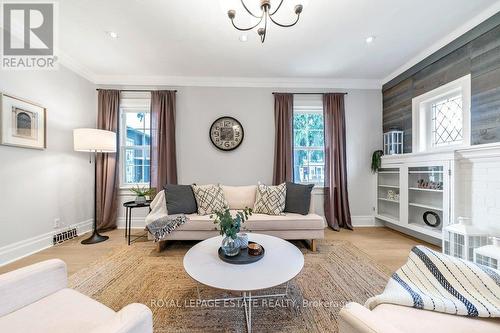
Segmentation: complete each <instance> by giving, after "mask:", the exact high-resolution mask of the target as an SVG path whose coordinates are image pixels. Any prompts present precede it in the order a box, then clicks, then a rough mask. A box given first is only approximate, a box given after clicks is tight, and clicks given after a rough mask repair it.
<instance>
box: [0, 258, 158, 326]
mask: <svg viewBox="0 0 500 333" xmlns="http://www.w3.org/2000/svg"><path fill="white" fill-rule="evenodd" d="M0 295H1V296H0V331H2V332H18V333H22V332H40V333H41V332H51V333H56V332H61V333H63V332H64V333H67V332H71V333H78V332H82V333H83V332H85V333H104V332H106V333H110V332H119V333H151V332H153V323H152V314H151V310H150V309H149V308H148V307H147V306H145V305H143V304H129V305H127V306H125V307H124V308H123V309H121V310H120V311H118V312H115V311H113V310H111V309H110V308H108V307H107V306H105V305H103V304H101V303H99V302H97V301H95V300H93V299H91V298H89V297H87V296H85V295H83V294H81V293H79V292H77V291H75V290H73V289H69V288H68V287H67V272H66V264H65V263H64V262H63V261H62V260H59V259H52V260H47V261H43V262H40V263H37V264H34V265H31V266H27V267H24V268H21V269H18V270H15V271H12V272H8V273H6V274H3V275H0Z"/></svg>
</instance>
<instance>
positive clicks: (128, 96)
mask: <svg viewBox="0 0 500 333" xmlns="http://www.w3.org/2000/svg"><path fill="white" fill-rule="evenodd" d="M135 112H145V113H150V112H151V93H150V92H122V93H121V96H120V124H119V126H120V156H121V158H120V161H119V163H120V167H119V177H120V188H122V189H130V188H132V187H134V186H148V187H149V183H134V184H128V183H125V161H126V160H125V151H126V149H127V148H128V149H130V148H136V149H143V148H144V146H127V145H126V140H127V131H126V118H125V117H124V114H126V113H135ZM150 130H151V129H150Z"/></svg>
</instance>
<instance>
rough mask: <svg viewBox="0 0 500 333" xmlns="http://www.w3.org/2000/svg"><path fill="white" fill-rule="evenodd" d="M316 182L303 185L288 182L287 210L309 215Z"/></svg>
mask: <svg viewBox="0 0 500 333" xmlns="http://www.w3.org/2000/svg"><path fill="white" fill-rule="evenodd" d="M313 187H314V184H308V185H302V184H295V183H291V182H286V201H285V212H286V213H296V214H302V215H307V214H309V206H310V205H311V191H312V189H313Z"/></svg>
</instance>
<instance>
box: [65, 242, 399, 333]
mask: <svg viewBox="0 0 500 333" xmlns="http://www.w3.org/2000/svg"><path fill="white" fill-rule="evenodd" d="M193 244H195V242H172V243H171V244H170V245H169V246H167V248H166V249H165V250H164V251H162V252H161V253H157V252H156V251H155V248H154V244H153V243H152V242H143V243H135V244H133V245H132V246H124V247H123V248H119V249H117V250H115V251H114V252H113V253H111V254H110V255H109V256H107V257H105V258H102V259H100V260H98V261H96V262H95V263H94V264H92V265H90V266H89V267H87V268H85V269H83V270H81V271H79V272H77V273H75V274H73V275H72V276H71V277H70V286H71V287H72V288H74V289H76V290H78V291H80V292H82V293H84V294H86V295H88V296H90V297H92V298H94V299H96V300H98V301H99V302H101V303H103V304H105V305H107V306H108V307H110V308H112V309H113V310H115V311H118V310H120V309H121V308H122V307H124V306H125V305H127V304H129V303H134V302H137V303H143V304H145V305H147V306H148V307H149V308H150V309H151V310H152V312H153V321H154V331H155V332H161V333H163V332H246V326H245V312H244V309H243V303H241V302H218V303H215V302H199V299H198V291H197V287H199V292H200V296H201V298H202V299H214V298H221V297H224V296H237V295H231V294H229V293H228V292H225V291H223V290H215V289H212V288H209V287H204V286H201V285H199V284H198V283H197V282H195V281H193V280H192V279H191V278H190V277H189V276H188V275H187V274H186V273H185V271H184V268H183V265H182V260H183V256H184V254H185V253H186V251H187V250H188V249H189V248H190V247H191V246H193ZM294 244H295V245H297V246H298V247H299V248H300V249H301V251H302V252H303V253H304V257H305V264H304V268H303V270H302V272H301V273H300V274H299V275H298V276H297V277H296V278H295V279H294V280H292V281H291V283H290V286H289V292H288V297H287V298H284V299H275V300H265V299H263V300H258V301H256V302H255V303H254V308H253V311H252V318H253V323H252V324H253V332H288V333H290V332H306V331H307V332H338V325H337V320H338V314H339V311H340V309H341V308H342V306H344V305H345V304H346V303H348V302H351V301H354V302H358V303H361V304H363V303H364V302H365V301H366V300H367V299H368V298H369V297H371V296H373V295H375V294H378V293H381V292H382V291H383V288H384V287H385V284H386V282H387V280H388V278H389V274H390V273H389V272H388V270H387V269H385V268H384V267H382V266H381V265H378V264H377V263H376V262H374V261H373V260H372V259H371V258H370V257H369V256H368V255H367V254H366V253H364V252H363V251H361V250H360V249H358V248H357V247H355V246H354V245H353V244H351V243H349V242H346V241H323V242H320V243H319V251H318V252H316V253H313V252H311V251H309V250H308V249H307V248H306V247H305V246H304V245H303V244H302V243H301V242H294ZM283 260H286V258H283ZM283 290H284V286H280V287H277V288H274V290H266V291H265V293H266V294H270V293H279V292H281V291H283Z"/></svg>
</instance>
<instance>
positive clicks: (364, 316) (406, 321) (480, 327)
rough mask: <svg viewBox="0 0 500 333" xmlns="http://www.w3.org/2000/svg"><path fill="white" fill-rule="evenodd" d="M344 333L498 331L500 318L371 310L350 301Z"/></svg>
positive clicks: (399, 309)
mask: <svg viewBox="0 0 500 333" xmlns="http://www.w3.org/2000/svg"><path fill="white" fill-rule="evenodd" d="M339 327H340V333H417V332H418V333H422V332H424V333H434V332H436V333H437V332H439V333H498V332H500V319H498V318H495V319H490V318H469V317H464V316H455V315H450V314H446V313H439V312H434V311H427V310H419V309H414V308H410V307H406V306H400V305H393V304H381V305H378V306H377V307H375V308H374V309H373V310H371V311H370V310H368V309H367V308H365V307H364V306H362V305H360V304H357V303H349V304H347V305H346V306H345V307H344V308H343V309H342V310H341V311H340V319H339Z"/></svg>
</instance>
